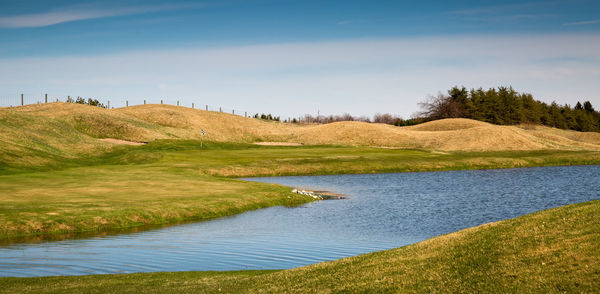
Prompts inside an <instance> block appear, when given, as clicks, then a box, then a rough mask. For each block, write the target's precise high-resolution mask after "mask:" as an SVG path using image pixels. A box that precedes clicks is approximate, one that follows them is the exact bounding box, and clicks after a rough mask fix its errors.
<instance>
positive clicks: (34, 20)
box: [0, 4, 203, 28]
mask: <svg viewBox="0 0 600 294" xmlns="http://www.w3.org/2000/svg"><path fill="white" fill-rule="evenodd" d="M202 6H203V5H200V4H187V5H169V4H167V5H144V6H130V7H117V8H106V7H100V6H90V5H77V6H68V7H63V8H60V9H54V10H52V11H48V12H42V13H33V14H22V15H14V16H4V17H0V28H33V27H46V26H51V25H56V24H60V23H65V22H72V21H79V20H86V19H96V18H104V17H113V16H124V15H135V14H144V13H150V12H156V11H166V10H179V9H188V8H200V7H202Z"/></svg>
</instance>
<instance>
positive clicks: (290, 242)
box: [0, 166, 600, 276]
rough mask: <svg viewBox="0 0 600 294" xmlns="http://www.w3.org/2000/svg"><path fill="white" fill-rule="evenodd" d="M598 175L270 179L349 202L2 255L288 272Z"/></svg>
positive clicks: (590, 184) (525, 205)
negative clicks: (336, 194)
mask: <svg viewBox="0 0 600 294" xmlns="http://www.w3.org/2000/svg"><path fill="white" fill-rule="evenodd" d="M599 174H600V166H572V167H542V168H524V169H502V170H481V171H451V172H425V173H398V174H369V175H336V176H307V177H271V178H252V179H249V180H253V181H261V182H269V183H279V184H283V185H287V186H292V187H297V188H307V189H315V190H330V191H334V192H339V193H344V194H347V195H349V197H348V199H346V200H328V201H319V202H313V203H309V204H306V205H303V206H300V207H295V208H285V207H272V208H267V209H261V210H257V211H250V212H247V213H243V214H240V215H236V216H233V217H227V218H222V219H217V220H213V221H207V222H200V223H189V224H184V225H178V226H172V227H167V228H161V229H156V230H149V231H143V232H136V233H130V234H118V235H105V236H96V237H91V238H85V239H78V240H65V241H53V242H43V243H38V244H32V243H25V244H13V245H3V246H0V276H47V275H83V274H106V273H131V272H151V271H187V270H246V269H287V268H293V267H298V266H303V265H308V264H313V263H317V262H321V261H326V260H334V259H338V258H342V257H346V256H352V255H357V254H362V253H366V252H372V251H377V250H383V249H389V248H395V247H399V246H403V245H407V244H412V243H415V242H419V241H422V240H424V239H427V238H431V237H434V236H437V235H440V234H445V233H450V232H453V231H457V230H460V229H463V228H468V227H472V226H476V225H480V224H483V223H487V222H493V221H498V220H502V219H507V218H513V217H516V216H519V215H523V214H527V213H531V212H534V211H538V210H542V209H547V208H552V207H557V206H562V205H566V204H570V203H577V202H584V201H588V200H593V199H599V198H600V180H599V179H598V175H599Z"/></svg>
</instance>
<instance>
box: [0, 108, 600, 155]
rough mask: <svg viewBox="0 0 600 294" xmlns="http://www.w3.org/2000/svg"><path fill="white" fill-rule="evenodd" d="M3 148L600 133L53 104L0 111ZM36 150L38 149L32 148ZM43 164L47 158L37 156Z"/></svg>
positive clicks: (520, 141)
mask: <svg viewBox="0 0 600 294" xmlns="http://www.w3.org/2000/svg"><path fill="white" fill-rule="evenodd" d="M0 129H1V130H2V132H0V147H2V154H0V158H4V161H5V162H9V163H10V162H11V160H13V161H14V160H24V158H27V157H30V158H31V157H35V156H34V153H35V152H33V151H35V150H41V151H43V152H45V153H51V154H56V155H60V156H62V157H75V156H77V155H78V154H89V153H90V152H97V151H98V150H109V149H110V148H113V147H114V144H111V143H109V142H102V141H99V140H97V138H112V139H119V140H126V141H133V142H149V141H153V140H157V139H200V137H201V130H205V131H206V135H205V136H204V139H205V140H207V141H217V142H236V143H255V142H283V143H296V144H304V145H315V144H335V145H354V146H378V147H395V148H425V149H433V150H441V151H505V150H550V149H553V150H598V149H600V133H582V132H575V131H566V130H558V129H554V128H548V127H541V126H497V125H492V124H488V123H484V122H479V121H474V120H469V119H445V120H439V121H433V122H428V123H424V124H421V125H417V126H412V127H395V126H390V125H385V124H369V123H363V122H336V123H331V124H324V125H296V124H286V123H278V122H270V121H264V120H259V119H254V118H245V117H242V116H237V115H232V114H227V113H218V112H211V111H204V110H198V109H191V108H186V107H178V106H171V105H139V106H133V107H127V108H119V109H111V110H107V109H102V108H98V107H92V106H87V105H79V104H70V103H49V104H39V105H29V106H24V107H12V108H2V109H0ZM32 150H33V151H32ZM35 158H36V160H39V161H44V158H43V156H37V157H35Z"/></svg>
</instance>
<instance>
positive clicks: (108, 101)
mask: <svg viewBox="0 0 600 294" xmlns="http://www.w3.org/2000/svg"><path fill="white" fill-rule="evenodd" d="M108 109H110V100H108Z"/></svg>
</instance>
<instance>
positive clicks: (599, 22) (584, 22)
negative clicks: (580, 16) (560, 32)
mask: <svg viewBox="0 0 600 294" xmlns="http://www.w3.org/2000/svg"><path fill="white" fill-rule="evenodd" d="M590 24H600V19H595V20H586V21H577V22H568V23H563V26H582V25H590Z"/></svg>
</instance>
